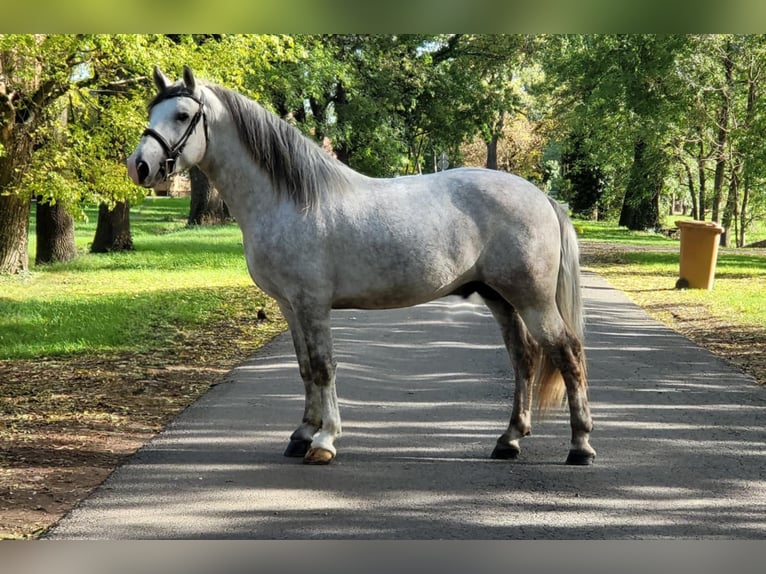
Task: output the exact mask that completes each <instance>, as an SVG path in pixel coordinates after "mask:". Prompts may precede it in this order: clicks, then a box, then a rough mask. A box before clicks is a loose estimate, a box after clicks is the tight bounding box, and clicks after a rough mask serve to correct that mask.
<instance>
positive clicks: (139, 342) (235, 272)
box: [0, 198, 266, 359]
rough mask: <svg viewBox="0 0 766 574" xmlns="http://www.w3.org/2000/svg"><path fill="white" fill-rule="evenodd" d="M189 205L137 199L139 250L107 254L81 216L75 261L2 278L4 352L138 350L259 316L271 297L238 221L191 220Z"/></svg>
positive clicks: (0, 338)
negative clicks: (229, 317) (189, 223)
mask: <svg viewBox="0 0 766 574" xmlns="http://www.w3.org/2000/svg"><path fill="white" fill-rule="evenodd" d="M188 209H189V202H188V200H177V199H166V198H163V199H154V200H151V199H150V200H147V201H146V202H145V203H144V204H142V205H141V206H138V207H134V208H133V209H132V210H131V222H132V231H133V241H134V245H135V251H133V252H128V253H109V254H90V253H87V245H88V243H89V242H90V241H92V238H93V234H94V232H95V224H96V216H95V213H92V214H90V215H91V216H90V218H89V221H87V222H83V223H79V224H78V225H77V228H76V237H77V244H78V248H79V249H80V250H81V255H80V256H79V257H78V258H77V259H76V260H74V261H72V262H70V263H65V264H55V265H49V266H33V267H32V269H31V271H30V272H29V273H28V274H24V275H21V276H13V277H7V276H6V277H1V278H0V359H10V358H29V357H37V356H51V355H66V354H72V353H91V352H104V351H124V350H129V351H139V352H140V351H142V350H146V349H150V348H153V347H156V346H158V345H166V344H168V342H169V341H171V340H172V339H173V337H174V336H176V335H177V333H178V332H179V331H183V330H184V329H188V328H190V327H194V326H198V325H201V324H203V323H205V322H207V321H210V320H213V319H215V318H220V317H221V316H225V314H226V313H242V314H247V313H252V314H253V315H254V314H255V313H256V311H257V309H258V308H259V307H263V306H264V305H265V301H266V297H265V296H264V295H263V294H262V293H261V292H260V291H258V290H257V289H256V288H255V287H254V285H253V284H252V281H251V280H250V278H249V275H248V273H247V269H246V265H245V259H244V256H243V247H242V236H241V233H240V231H239V228H238V227H237V226H236V225H234V224H232V225H225V226H215V227H204V228H192V229H188V228H186V227H185V222H186V215H187V214H188ZM31 228H32V229H34V225H32V227H31ZM32 235H33V234H32Z"/></svg>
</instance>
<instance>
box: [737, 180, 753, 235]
mask: <svg viewBox="0 0 766 574" xmlns="http://www.w3.org/2000/svg"><path fill="white" fill-rule="evenodd" d="M749 203H750V175H749V174H748V173H747V172H745V182H744V188H743V190H742V204H741V206H740V208H739V237H738V240H739V246H740V247H744V246H745V245H746V243H745V240H746V239H747V208H748V206H749Z"/></svg>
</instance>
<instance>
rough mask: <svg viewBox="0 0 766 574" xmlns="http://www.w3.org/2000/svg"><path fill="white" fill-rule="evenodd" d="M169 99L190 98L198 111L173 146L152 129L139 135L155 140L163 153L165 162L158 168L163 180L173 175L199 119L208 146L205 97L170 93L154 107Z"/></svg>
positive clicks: (155, 103) (188, 93) (147, 129)
mask: <svg viewBox="0 0 766 574" xmlns="http://www.w3.org/2000/svg"><path fill="white" fill-rule="evenodd" d="M171 98H190V99H192V100H194V101H195V102H197V103H198V104H199V109H198V110H197V112H196V113H195V114H194V116H192V119H191V121H190V122H189V125H188V126H187V128H186V131H185V132H184V133H183V135H182V136H181V138H180V139H179V140H178V141H177V142H176V143H175V145H172V146H171V145H170V143H169V142H168V140H166V139H165V136H163V135H162V134H161V133H160V132H158V131H157V130H155V129H153V128H146V129H145V130H144V133H142V134H141V136H142V137H143V136H150V137H152V138H154V139H155V140H157V143H159V144H160V146H161V147H162V149H163V151H164V152H165V156H166V157H165V161H164V162H163V166H162V167H160V173H162V175H163V180H165V179H167V178H168V177H170V176H171V175H173V174H174V173H175V168H176V160H177V159H178V158H179V157H180V155H181V154H182V153H183V151H184V148H185V147H186V144H187V143H188V142H189V138H190V137H191V135H192V134H193V133H194V130H195V129H196V128H197V124H198V123H199V121H200V119H202V126H203V129H204V130H205V146H207V144H208V136H207V116H206V115H205V96H204V95H203V94H202V92H200V97H199V98H197V97H196V96H194V94H192V93H190V92H186V93H184V92H182V93H171V94H168V96H167V97H165V98H160V99H159V100H158V101H155V102H154V105H157V103H159V102H160V101H163V100H166V99H171Z"/></svg>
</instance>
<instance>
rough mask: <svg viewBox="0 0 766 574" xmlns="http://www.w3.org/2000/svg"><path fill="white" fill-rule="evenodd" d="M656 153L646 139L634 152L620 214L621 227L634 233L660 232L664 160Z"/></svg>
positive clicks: (639, 139)
mask: <svg viewBox="0 0 766 574" xmlns="http://www.w3.org/2000/svg"><path fill="white" fill-rule="evenodd" d="M659 155H660V154H659V152H658V153H652V152H651V151H650V149H649V146H647V144H646V142H645V141H644V140H643V139H642V138H638V140H637V141H636V144H635V146H634V150H633V165H632V166H631V168H630V175H629V176H628V187H627V189H626V190H625V198H624V199H623V203H622V211H621V212H620V222H619V225H621V226H624V227H627V228H628V229H631V230H634V231H645V230H649V229H658V228H659V226H660V210H659V200H660V191H661V190H662V184H663V181H664V179H665V177H664V165H665V163H664V161H663V160H662V158H661V157H659Z"/></svg>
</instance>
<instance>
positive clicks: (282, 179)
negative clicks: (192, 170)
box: [207, 84, 348, 209]
mask: <svg viewBox="0 0 766 574" xmlns="http://www.w3.org/2000/svg"><path fill="white" fill-rule="evenodd" d="M207 87H208V88H209V89H210V90H212V91H213V93H214V94H215V95H216V97H217V98H218V99H219V100H220V101H221V103H222V104H223V106H224V107H225V108H226V109H227V110H228V112H229V113H230V114H231V117H232V120H233V121H234V125H236V126H237V131H238V132H239V137H240V140H241V141H242V143H243V144H244V146H245V148H246V149H247V150H248V152H249V153H250V154H251V155H252V158H253V160H254V161H255V162H256V163H257V164H258V165H259V166H261V167H262V168H263V170H264V171H265V172H266V173H267V174H268V175H269V177H270V178H271V183H272V185H273V186H274V189H275V190H277V193H280V194H282V195H284V196H286V197H288V198H289V199H291V200H292V201H294V202H295V203H296V205H299V206H301V207H304V208H307V209H311V208H312V207H314V206H316V205H317V204H318V203H319V201H320V199H321V197H322V195H323V194H325V193H328V192H330V191H341V190H343V189H345V188H346V187H347V186H346V184H347V183H348V181H347V178H346V171H347V169H348V168H346V166H344V165H343V164H342V163H341V162H339V161H338V160H336V159H335V158H333V157H332V156H330V154H328V153H327V152H325V151H324V150H323V149H322V148H321V147H319V146H318V145H317V144H316V143H315V142H313V141H312V140H310V139H309V138H307V137H306V136H304V135H303V134H302V133H300V131H298V130H297V129H296V128H294V127H293V126H291V125H290V124H288V123H287V122H286V121H284V120H282V119H280V118H279V117H278V116H277V115H275V114H273V113H271V112H269V111H267V110H265V109H264V108H263V107H261V106H260V105H259V104H257V103H256V102H254V101H253V100H251V99H249V98H246V97H245V96H242V95H241V94H238V93H236V92H233V91H231V90H228V89H226V88H223V87H221V86H217V85H211V84H208V85H207Z"/></svg>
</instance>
